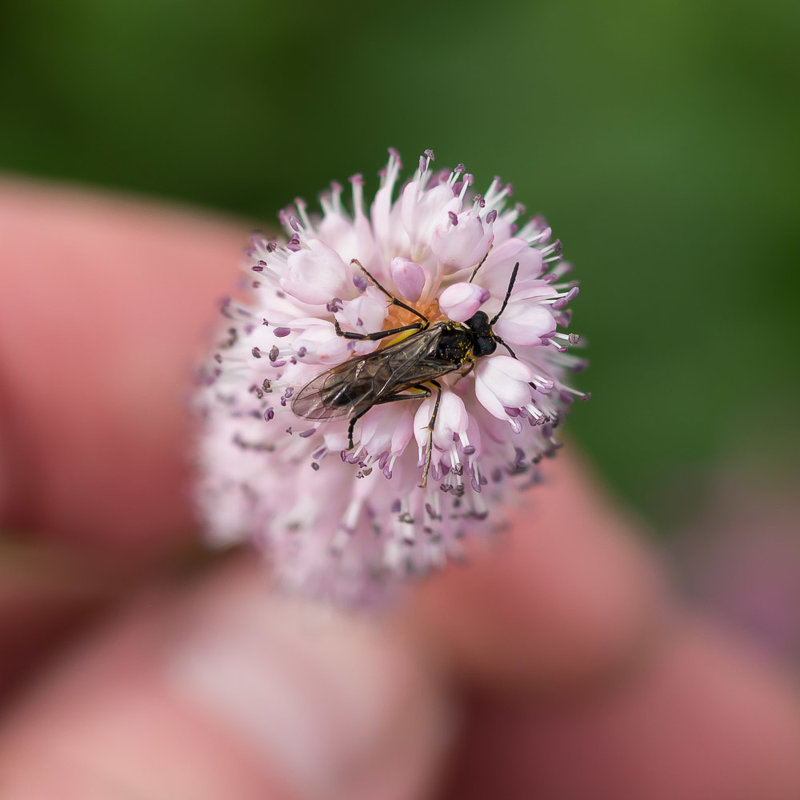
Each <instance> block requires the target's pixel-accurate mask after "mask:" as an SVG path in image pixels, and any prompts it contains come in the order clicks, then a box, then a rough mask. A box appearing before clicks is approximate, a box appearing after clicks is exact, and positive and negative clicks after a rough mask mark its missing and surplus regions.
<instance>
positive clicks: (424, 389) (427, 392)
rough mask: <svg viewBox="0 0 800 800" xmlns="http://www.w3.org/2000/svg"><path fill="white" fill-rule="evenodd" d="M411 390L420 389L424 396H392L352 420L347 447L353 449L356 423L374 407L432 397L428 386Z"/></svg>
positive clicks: (348, 431) (413, 387)
mask: <svg viewBox="0 0 800 800" xmlns="http://www.w3.org/2000/svg"><path fill="white" fill-rule="evenodd" d="M409 388H411V389H419V390H420V392H422V394H395V395H391V396H390V397H382V398H381V399H380V400H377V401H375V402H374V403H373V404H372V405H371V406H369V408H365V409H364V410H363V411H359V412H358V414H356V415H355V416H353V417H351V418H350V424H349V425H348V426H347V446H348V448H349V449H350V450H352V449H353V430H354V429H355V427H356V422H358V421H359V420H360V419H361V417H363V416H364V414H366V413H367V411H369V410H370V408H373V407H374V406H382V405H385V404H386V403H394V402H396V401H397V400H418V399H420V398H425V397H430V396H431V390H430V389H429V388H428V387H427V386H417V385H414V386H411V387H409Z"/></svg>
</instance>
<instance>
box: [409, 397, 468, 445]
mask: <svg viewBox="0 0 800 800" xmlns="http://www.w3.org/2000/svg"><path fill="white" fill-rule="evenodd" d="M435 403H436V395H433V396H432V397H428V398H427V399H426V400H425V401H424V402H423V403H421V404H420V407H419V408H418V409H417V413H416V414H415V415H414V438H415V439H416V440H417V446H418V447H419V454H420V459H421V458H422V457H423V456H424V454H425V448H426V447H427V445H428V423H429V422H430V419H431V415H432V414H433V407H434V404H435ZM468 425H469V414H467V408H466V406H465V405H464V401H463V400H462V399H461V398H460V397H459V396H458V395H457V394H456V393H455V392H450V391H447V390H444V391H443V392H442V400H441V402H440V404H439V411H438V412H437V414H436V425H435V427H434V429H433V444H434V446H435V447H438V448H439V450H449V449H450V448H451V447H452V446H453V436H454V435H456V436H460V435H461V434H463V433H466V431H467V426H468Z"/></svg>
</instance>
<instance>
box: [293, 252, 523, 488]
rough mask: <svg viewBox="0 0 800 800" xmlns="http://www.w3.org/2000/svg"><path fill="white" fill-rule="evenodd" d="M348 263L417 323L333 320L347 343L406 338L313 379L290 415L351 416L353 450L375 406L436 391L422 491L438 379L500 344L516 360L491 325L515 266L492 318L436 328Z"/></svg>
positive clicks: (463, 370) (478, 316)
mask: <svg viewBox="0 0 800 800" xmlns="http://www.w3.org/2000/svg"><path fill="white" fill-rule="evenodd" d="M487 255H488V253H487ZM485 260H486V256H484V258H483V260H482V261H481V262H480V264H478V266H477V267H475V269H474V270H473V272H472V275H471V277H470V282H472V279H473V278H474V277H475V275H476V273H477V272H478V270H479V269H480V267H481V266H482V265H483V262H484V261H485ZM351 263H354V264H357V265H358V267H359V268H360V269H361V270H362V272H364V274H365V275H366V276H367V278H368V279H369V280H370V281H371V282H372V284H373V285H374V286H375V287H376V288H378V289H379V290H380V291H381V292H383V294H385V295H386V296H387V297H388V298H389V300H390V305H395V306H399V307H400V308H403V309H405V310H406V311H408V312H410V313H411V314H413V315H414V316H415V317H417V321H415V322H412V323H410V324H408V325H402V326H399V327H396V328H390V329H389V330H384V331H376V332H375V333H366V334H365V333H355V332H351V331H343V330H342V329H341V328H340V327H339V323H338V322H337V321H336V320H335V319H334V326H335V328H336V333H337V334H338V335H339V336H342V337H344V338H345V339H354V340H359V341H364V340H369V341H377V340H379V339H385V338H387V337H390V336H402V335H403V334H406V335H405V336H404V337H403V338H401V339H400V340H399V341H397V342H394V343H392V344H389V345H387V346H386V347H383V348H381V349H379V350H375V351H374V352H372V353H368V354H367V355H360V356H354V357H353V358H351V359H349V360H348V361H345V362H343V363H342V364H338V365H337V366H335V367H332V368H331V369H329V370H327V371H325V372H323V373H321V374H320V375H317V377H316V378H314V379H313V380H312V381H310V382H309V383H307V384H306V385H305V386H304V387H303V388H302V389H301V390H300V391H299V392H298V393H297V394H296V395H295V396H294V398H293V399H292V411H293V412H294V414H296V415H297V416H298V417H305V418H306V419H320V420H323V419H326V420H327V419H339V418H341V417H349V418H350V424H349V427H348V431H347V439H348V446H349V448H350V449H352V448H353V429H354V428H355V424H356V422H358V420H359V419H360V418H361V417H363V416H364V414H366V413H367V412H368V411H369V410H370V409H371V408H372V407H373V406H377V405H382V404H384V403H395V402H399V401H401V400H411V399H417V400H418V399H423V398H426V397H430V396H431V395H432V394H433V393H434V392H436V400H435V402H434V405H433V411H432V413H431V417H430V420H429V421H428V425H427V429H428V441H427V446H426V451H425V466H424V468H423V472H422V482H421V483H420V484H419V486H420V488H425V486H426V485H427V482H428V471H429V469H430V465H431V451H432V448H433V431H434V428H435V426H436V417H437V415H438V413H439V405H440V402H441V399H442V385H441V383H439V380H438V379H439V378H442V377H443V376H445V375H449V374H450V373H453V372H459V373H460V375H461V376H462V377H463V376H464V375H467V374H468V373H469V372H470V371H471V370H472V369H473V367H474V366H475V361H476V359H478V358H480V357H482V356H487V355H490V354H491V353H494V351H495V350H496V349H497V345H498V344H501V345H503V347H505V348H506V350H508V352H509V353H510V354H511V355H512V356H513V357H514V358H516V356H515V355H514V353H513V351H512V350H511V348H510V347H509V346H508V345H507V344H506V343H505V342H504V341H503V340H502V339H501V338H500V337H499V336H498V335H497V334H496V333H494V332H493V331H492V326H493V325H494V324H495V323H496V322H497V320H498V319H499V318H500V315H501V314H502V313H503V312H504V311H505V308H506V305H507V304H508V300H509V297H511V291H512V289H513V288H514V281H515V280H516V278H517V271H518V270H519V262H517V263H516V264H515V265H514V269H513V271H512V273H511V279H510V280H509V282H508V289H507V290H506V295H505V298H504V299H503V305H502V307H501V308H500V311H498V313H497V314H495V315H494V317H493V318H492V319H489V316H488V314H486V313H485V312H483V311H478V312H476V313H475V314H474V315H473V316H472V317H470V318H469V319H468V320H466V321H465V322H454V321H452V320H445V321H442V322H436V323H434V324H431V322H430V320H429V319H428V318H427V317H426V316H425V315H424V314H422V313H421V312H419V311H417V310H416V309H415V308H412V307H411V306H409V305H406V303H404V302H402V300H399V299H398V298H396V297H395V296H394V295H393V294H391V292H389V291H388V290H387V289H385V288H384V287H383V286H382V285H381V284H380V283H379V282H378V281H377V280H376V279H375V278H373V277H372V275H370V273H369V272H368V271H367V270H366V268H364V267H363V266H362V265H361V264H360V263H359V262H358V260H357V259H353V262H351Z"/></svg>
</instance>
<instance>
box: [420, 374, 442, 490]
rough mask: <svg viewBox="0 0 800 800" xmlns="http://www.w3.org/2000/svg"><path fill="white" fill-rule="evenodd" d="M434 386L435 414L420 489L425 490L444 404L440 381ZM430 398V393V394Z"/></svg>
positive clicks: (432, 418)
mask: <svg viewBox="0 0 800 800" xmlns="http://www.w3.org/2000/svg"><path fill="white" fill-rule="evenodd" d="M430 383H431V385H432V386H435V387H436V402H435V403H434V404H433V413H432V414H431V418H430V420H429V421H428V445H427V447H426V449H425V467H424V468H423V470H422V483H420V484H419V488H420V489H424V488H425V487H426V486H427V485H428V470H430V468H431V453H432V451H433V430H434V428H435V427H436V417H437V416H438V415H439V404H440V403H441V402H442V387H441V384H440V383H439V382H438V381H431V382H430ZM428 396H430V391H429V392H428Z"/></svg>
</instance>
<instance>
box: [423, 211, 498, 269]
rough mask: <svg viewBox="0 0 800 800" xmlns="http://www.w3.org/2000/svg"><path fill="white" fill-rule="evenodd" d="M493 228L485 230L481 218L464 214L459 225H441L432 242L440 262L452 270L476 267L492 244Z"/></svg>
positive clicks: (459, 220)
mask: <svg viewBox="0 0 800 800" xmlns="http://www.w3.org/2000/svg"><path fill="white" fill-rule="evenodd" d="M492 235H493V234H492V231H491V228H489V227H487V228H486V229H484V227H483V222H482V221H481V220H480V218H479V217H475V216H473V215H472V214H462V215H461V217H460V218H459V219H458V224H457V225H453V224H452V223H451V222H450V221H449V220H448V221H447V223H446V224H444V225H440V226H439V227H438V228H437V229H436V231H435V233H434V235H433V241H432V242H431V250H433V252H434V254H435V255H436V257H437V258H438V259H439V262H440V263H441V264H443V265H444V266H445V267H449V268H451V269H452V270H455V269H463V268H464V267H473V266H476V265H477V264H478V263H479V262H480V260H481V259H482V258H483V256H484V255H485V254H486V250H487V248H488V247H489V245H490V244H491V242H492Z"/></svg>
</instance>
